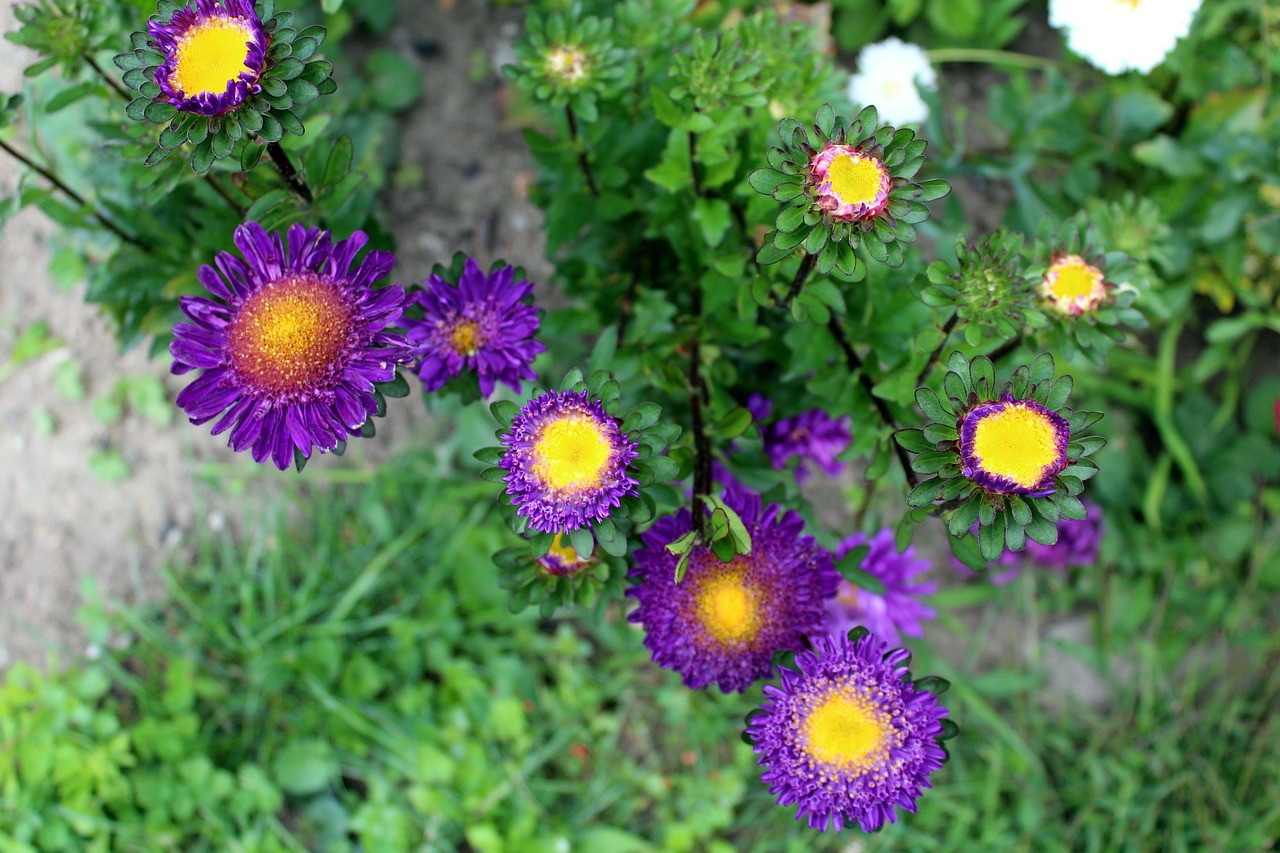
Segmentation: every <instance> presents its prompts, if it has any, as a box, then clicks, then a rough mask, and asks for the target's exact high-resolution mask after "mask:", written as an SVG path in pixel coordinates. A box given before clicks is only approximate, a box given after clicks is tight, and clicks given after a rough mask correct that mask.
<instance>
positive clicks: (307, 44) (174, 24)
mask: <svg viewBox="0 0 1280 853" xmlns="http://www.w3.org/2000/svg"><path fill="white" fill-rule="evenodd" d="M178 2H181V3H182V5H178ZM178 2H171V0H161V2H160V4H159V9H160V11H159V13H158V14H156V15H153V16H152V17H151V18H149V19H148V21H147V30H146V32H135V33H133V34H132V36H131V41H132V45H133V49H132V50H130V51H127V52H125V53H120V54H116V56H115V57H113V60H114V62H115V64H116V66H117V67H118V68H120V69H121V70H122V71H124V76H123V77H122V78H121V79H122V81H123V83H124V85H125V88H127V89H129V90H130V91H131V92H132V93H133V94H135V95H136V96H137V97H134V98H133V100H131V101H130V102H129V104H128V105H127V106H126V107H125V110H124V111H125V114H126V115H127V116H129V118H131V119H133V120H135V121H142V120H146V121H150V122H157V123H168V125H169V126H168V127H167V128H165V130H164V131H163V132H162V133H161V134H160V136H159V139H158V140H157V144H156V147H155V148H154V149H153V150H152V151H151V153H150V154H148V155H147V159H146V161H145V165H147V166H154V165H156V164H157V163H159V162H161V161H162V160H164V159H165V158H166V157H168V156H169V154H170V153H172V152H173V151H175V150H177V149H178V148H179V147H181V146H182V145H183V143H185V142H190V143H191V144H192V148H191V168H192V169H194V170H195V171H197V172H206V171H208V170H209V167H210V166H211V165H212V164H213V161H214V160H216V159H218V158H220V157H227V156H229V155H230V154H231V153H232V152H233V151H235V152H237V153H238V155H239V156H240V157H241V158H242V162H246V161H245V160H244V159H243V158H245V157H250V160H249V161H247V162H257V161H256V159H252V157H251V155H254V154H255V152H256V154H257V155H261V153H262V148H261V147H260V143H259V142H258V141H257V140H259V139H261V140H264V141H266V142H277V141H279V140H280V138H281V137H282V136H283V135H284V134H285V133H291V134H294V135H295V136H301V135H302V132H303V126H302V121H301V120H300V119H299V118H298V116H297V114H296V113H295V112H294V110H295V109H297V108H298V107H302V106H305V105H306V104H309V103H311V102H312V101H314V100H316V99H317V98H319V97H320V96H321V95H327V94H329V93H330V92H333V91H334V90H335V89H337V84H336V83H334V82H333V79H332V76H331V75H332V72H333V64H332V63H330V62H327V61H325V60H323V59H314V58H313V56H314V55H315V53H316V51H317V50H319V48H320V45H321V44H323V42H324V39H325V29H324V27H320V26H312V27H305V28H303V29H300V30H299V29H296V28H295V27H294V26H293V13H292V12H287V11H281V12H274V8H273V3H272V2H271V0H256V3H255V0H178ZM239 140H245V141H244V142H243V143H240V144H237V142H238V141H239Z"/></svg>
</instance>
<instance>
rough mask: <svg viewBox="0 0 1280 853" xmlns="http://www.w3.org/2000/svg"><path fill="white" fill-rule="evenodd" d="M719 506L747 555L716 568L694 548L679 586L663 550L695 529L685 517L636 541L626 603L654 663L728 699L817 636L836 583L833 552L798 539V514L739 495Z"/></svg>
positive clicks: (710, 555) (662, 521) (728, 495)
mask: <svg viewBox="0 0 1280 853" xmlns="http://www.w3.org/2000/svg"><path fill="white" fill-rule="evenodd" d="M724 502H725V504H726V505H727V506H729V507H730V508H732V509H733V511H734V512H736V513H738V516H739V517H740V518H741V519H742V523H743V525H744V526H745V527H746V529H747V532H748V534H749V536H750V538H751V553H749V554H738V555H736V556H735V557H733V559H732V560H730V561H729V562H727V563H722V562H721V561H720V559H719V558H718V557H717V556H716V555H715V553H714V552H713V551H712V550H711V549H710V548H708V547H705V546H698V547H695V548H694V549H693V551H692V552H691V553H690V555H689V562H688V568H687V570H686V572H685V575H684V578H683V579H682V580H680V581H679V582H677V581H676V578H675V572H676V563H677V561H678V559H679V558H678V557H677V555H675V554H673V553H672V552H671V551H670V550H668V549H667V547H666V546H667V545H669V544H670V543H672V542H674V541H676V540H677V539H679V538H680V537H682V536H684V535H686V534H688V533H689V531H690V530H691V529H692V526H693V519H692V515H691V514H690V512H689V511H688V510H687V509H682V510H681V511H680V512H679V513H677V514H676V515H674V516H663V517H662V518H659V519H658V520H657V521H656V522H654V524H653V526H652V527H651V528H649V530H647V531H645V533H644V534H643V540H644V547H643V548H641V549H638V550H637V551H636V552H635V554H634V555H633V561H634V566H633V568H632V571H631V576H632V577H633V578H635V579H636V584H635V586H633V587H631V588H630V589H629V590H627V595H629V596H631V597H633V598H635V599H637V600H638V601H639V607H637V608H636V610H635V612H633V613H632V614H631V616H630V617H629V618H630V619H631V621H632V622H639V623H641V624H642V625H644V629H645V640H644V643H645V646H647V647H648V648H649V650H650V651H651V652H652V653H653V659H654V661H655V662H656V663H657V664H659V665H660V666H663V667H666V668H668V669H674V670H676V671H677V672H679V673H680V676H681V678H682V679H683V680H684V683H685V684H686V685H688V686H689V687H690V688H691V689H694V690H698V689H701V688H702V687H705V686H707V685H709V684H715V685H717V686H718V687H719V688H720V690H721V691H722V692H724V693H730V692H735V691H737V692H741V691H743V690H746V689H747V688H748V687H750V686H751V685H752V684H753V683H754V682H756V681H757V680H759V679H761V678H766V677H768V676H769V674H770V673H771V672H772V670H773V663H772V661H773V656H774V655H775V654H777V653H778V652H780V651H789V650H794V649H798V648H800V647H801V645H802V644H803V642H804V640H805V638H806V637H808V636H811V635H814V634H817V633H820V632H821V627H822V621H823V619H824V617H825V609H824V608H825V604H826V602H827V601H828V600H829V599H830V598H831V597H832V596H834V595H835V592H836V586H837V585H838V584H839V582H840V576H839V574H837V573H836V571H835V569H834V568H833V566H832V560H831V554H830V552H828V551H827V550H826V549H824V548H820V547H818V545H817V544H816V543H815V542H814V541H813V538H812V537H809V536H805V535H803V531H804V522H803V521H802V520H801V519H800V517H799V516H798V515H797V514H796V513H794V512H783V511H782V510H781V508H780V507H779V506H778V505H777V504H769V505H768V506H767V507H766V506H764V505H763V502H762V501H761V500H760V497H759V496H758V495H755V494H752V493H750V492H747V491H745V490H742V489H739V488H733V489H730V490H728V491H727V492H725V495H724Z"/></svg>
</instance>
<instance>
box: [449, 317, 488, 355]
mask: <svg viewBox="0 0 1280 853" xmlns="http://www.w3.org/2000/svg"><path fill="white" fill-rule="evenodd" d="M449 346H450V347H451V348H452V349H453V351H454V352H456V353H457V354H458V355H462V356H467V355H475V354H476V352H477V351H478V350H479V349H480V347H482V346H484V334H483V333H482V332H481V331H480V327H479V326H478V325H476V323H475V322H473V321H471V320H463V321H462V322H461V323H459V324H458V325H456V326H454V327H453V330H452V331H450V332H449Z"/></svg>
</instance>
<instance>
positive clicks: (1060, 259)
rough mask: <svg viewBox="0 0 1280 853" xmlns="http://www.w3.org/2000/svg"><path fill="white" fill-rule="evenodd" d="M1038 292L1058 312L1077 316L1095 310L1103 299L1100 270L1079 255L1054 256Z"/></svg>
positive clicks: (1106, 290) (1104, 294)
mask: <svg viewBox="0 0 1280 853" xmlns="http://www.w3.org/2000/svg"><path fill="white" fill-rule="evenodd" d="M1040 295H1041V297H1043V298H1044V301H1045V302H1046V303H1047V304H1048V305H1049V307H1051V308H1052V309H1053V310H1055V311H1057V312H1058V313H1059V314H1070V315H1072V316H1079V315H1081V314H1088V313H1090V312H1093V311H1096V310H1097V309H1098V308H1099V307H1100V306H1101V305H1102V304H1103V303H1104V302H1106V300H1107V295H1108V287H1107V283H1106V281H1104V280H1103V275H1102V270H1100V269H1098V268H1097V267H1095V266H1092V265H1091V264H1090V263H1089V262H1088V261H1086V260H1085V259H1084V258H1082V257H1080V256H1079V255H1058V256H1057V257H1055V258H1054V259H1053V261H1052V262H1051V263H1050V264H1049V268H1048V269H1047V270H1045V274H1044V280H1043V281H1042V282H1041V284H1040Z"/></svg>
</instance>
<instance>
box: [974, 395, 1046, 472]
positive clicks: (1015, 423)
mask: <svg viewBox="0 0 1280 853" xmlns="http://www.w3.org/2000/svg"><path fill="white" fill-rule="evenodd" d="M973 452H974V454H975V455H976V456H977V457H978V458H979V459H980V460H981V461H982V468H983V470H985V471H987V472H988V473H991V474H998V475H1000V476H1003V477H1008V478H1009V479H1010V480H1012V481H1013V482H1015V483H1017V484H1018V485H1019V486H1022V487H1023V488H1027V489H1029V488H1032V487H1034V486H1037V485H1039V484H1040V481H1041V480H1042V479H1043V478H1044V471H1045V468H1047V467H1049V466H1050V465H1052V464H1053V463H1054V462H1056V461H1057V460H1058V458H1059V456H1060V455H1061V453H1060V451H1059V449H1058V434H1057V431H1056V430H1055V429H1054V428H1053V423H1052V422H1051V421H1050V420H1049V418H1048V417H1047V416H1046V415H1045V414H1044V413H1042V412H1037V411H1036V410H1034V409H1031V408H1028V407H1026V406H1020V405H1017V404H1013V403H1010V404H1008V405H1006V406H1005V407H1004V409H1003V410H1001V411H999V412H994V413H992V414H989V415H987V416H985V417H983V418H982V420H980V421H978V423H977V424H976V425H975V426H974V431H973Z"/></svg>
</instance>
